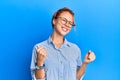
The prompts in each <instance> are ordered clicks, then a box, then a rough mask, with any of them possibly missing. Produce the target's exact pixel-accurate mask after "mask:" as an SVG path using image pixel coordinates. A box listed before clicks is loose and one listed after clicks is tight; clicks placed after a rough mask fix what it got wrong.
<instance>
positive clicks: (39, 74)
mask: <svg viewBox="0 0 120 80" xmlns="http://www.w3.org/2000/svg"><path fill="white" fill-rule="evenodd" d="M46 55H47V52H46V50H45V48H39V49H37V64H36V65H37V66H43V63H44V61H45V59H46ZM35 77H36V79H43V78H45V70H44V69H36V70H35Z"/></svg>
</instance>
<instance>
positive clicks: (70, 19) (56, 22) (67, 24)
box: [52, 7, 75, 36]
mask: <svg viewBox="0 0 120 80" xmlns="http://www.w3.org/2000/svg"><path fill="white" fill-rule="evenodd" d="M72 26H75V24H74V13H73V12H72V10H70V9H68V8H66V7H64V8H62V9H59V10H58V11H57V12H55V13H54V15H53V17H52V27H53V28H54V31H55V32H57V33H58V34H60V35H62V36H64V35H66V34H67V33H69V31H70V30H71V28H72Z"/></svg>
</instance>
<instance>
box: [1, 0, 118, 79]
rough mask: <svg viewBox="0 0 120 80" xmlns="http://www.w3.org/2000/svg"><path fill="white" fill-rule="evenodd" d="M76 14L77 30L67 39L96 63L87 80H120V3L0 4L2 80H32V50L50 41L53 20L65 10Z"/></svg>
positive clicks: (17, 0)
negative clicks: (67, 8)
mask: <svg viewBox="0 0 120 80" xmlns="http://www.w3.org/2000/svg"><path fill="white" fill-rule="evenodd" d="M64 6H66V7H69V8H70V9H72V10H73V11H74V13H75V23H76V25H77V26H76V28H73V29H72V31H71V32H70V34H68V35H67V36H66V37H67V39H68V40H69V41H71V42H74V43H76V44H77V45H78V46H79V47H80V48H81V51H82V59H83V58H84V56H85V54H86V52H87V51H88V50H89V49H91V50H93V51H94V52H95V54H96V57H97V58H96V60H95V61H94V62H92V63H90V64H89V65H88V66H87V69H86V73H85V77H84V80H120V76H119V74H120V72H119V68H120V59H119V56H120V53H119V50H120V1H119V0H56V1H55V0H43V1H42V0H0V80H31V75H30V62H31V55H32V48H33V46H34V45H35V44H36V43H38V42H41V41H43V40H45V39H47V38H48V37H49V35H50V34H51V32H52V27H51V17H52V15H53V13H54V12H55V11H56V10H58V9H59V8H62V7H64Z"/></svg>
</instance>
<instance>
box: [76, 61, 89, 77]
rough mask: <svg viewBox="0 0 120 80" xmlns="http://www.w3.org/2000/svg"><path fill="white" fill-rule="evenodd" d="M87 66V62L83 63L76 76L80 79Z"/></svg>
mask: <svg viewBox="0 0 120 80" xmlns="http://www.w3.org/2000/svg"><path fill="white" fill-rule="evenodd" d="M86 66H87V63H83V64H82V66H81V67H80V68H79V69H78V70H77V76H76V77H77V79H80V78H81V77H82V76H83V75H84V73H85V70H86Z"/></svg>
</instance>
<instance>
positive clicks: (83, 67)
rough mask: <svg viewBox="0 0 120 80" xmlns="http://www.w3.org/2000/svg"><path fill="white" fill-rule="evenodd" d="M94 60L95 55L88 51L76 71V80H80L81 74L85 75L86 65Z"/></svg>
mask: <svg viewBox="0 0 120 80" xmlns="http://www.w3.org/2000/svg"><path fill="white" fill-rule="evenodd" d="M95 58H96V56H95V54H94V53H93V52H92V51H89V52H88V53H87V54H86V56H85V59H84V62H83V64H82V65H81V67H80V68H79V69H78V70H77V75H76V77H77V79H80V78H81V77H82V76H83V74H84V73H85V70H86V66H87V64H88V63H90V62H92V61H94V60H95Z"/></svg>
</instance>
